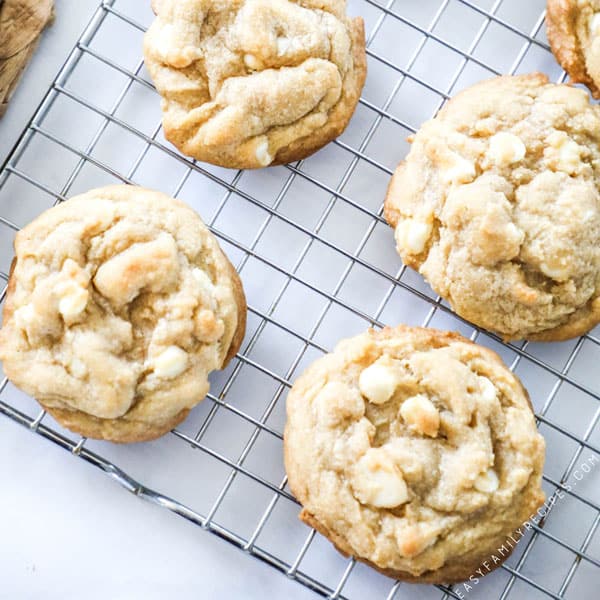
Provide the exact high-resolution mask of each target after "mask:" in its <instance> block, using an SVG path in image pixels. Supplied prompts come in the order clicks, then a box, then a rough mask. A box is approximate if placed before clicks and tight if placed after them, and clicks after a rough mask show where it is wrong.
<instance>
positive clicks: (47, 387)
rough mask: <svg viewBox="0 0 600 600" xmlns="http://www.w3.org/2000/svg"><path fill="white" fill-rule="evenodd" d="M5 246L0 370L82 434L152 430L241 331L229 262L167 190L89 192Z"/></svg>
mask: <svg viewBox="0 0 600 600" xmlns="http://www.w3.org/2000/svg"><path fill="white" fill-rule="evenodd" d="M15 253H16V257H15V262H14V264H13V269H12V273H11V277H10V283H9V291H8V296H7V299H6V305H5V308H4V323H3V327H2V329H1V330H0V358H1V359H2V361H3V368H4V372H5V373H6V375H7V376H8V377H9V379H10V380H11V381H12V382H13V383H14V384H15V385H17V386H18V387H20V388H21V389H23V390H24V391H26V392H27V393H28V394H30V395H31V396H33V397H35V398H37V399H38V400H39V401H40V402H41V403H42V404H43V405H44V406H45V407H46V408H48V410H50V412H52V413H53V414H56V415H59V416H60V415H64V416H65V419H64V420H66V421H67V423H68V424H71V425H72V426H73V428H74V429H75V430H77V431H82V432H84V434H85V435H90V436H94V437H108V438H109V439H118V440H119V441H128V439H129V438H136V439H139V438H147V437H155V436H154V433H155V432H156V431H157V430H159V429H161V428H163V427H162V426H163V425H164V426H165V427H166V426H167V425H169V424H172V422H173V419H176V418H177V417H178V416H185V414H187V411H188V410H189V409H190V408H191V407H192V406H194V405H195V404H197V403H198V402H199V401H200V400H202V399H203V398H204V396H205V395H206V393H207V392H208V388H209V384H208V379H207V377H208V374H209V373H210V372H211V371H212V370H214V369H219V368H221V367H222V366H223V364H224V363H225V362H226V360H227V359H228V358H229V357H230V356H231V353H232V351H233V353H235V351H236V349H237V348H236V346H237V345H238V344H239V339H238V338H239V337H240V332H241V334H242V335H243V329H244V322H245V304H244V298H243V292H242V290H241V285H240V283H239V280H238V277H237V275H236V274H235V270H234V269H233V267H232V266H231V264H230V263H229V261H228V260H227V258H226V257H225V255H224V254H223V253H222V251H221V249H220V248H219V246H218V244H217V241H216V239H215V238H214V237H213V235H212V234H211V233H210V232H209V230H208V229H207V228H206V226H205V225H204V224H203V223H202V221H201V220H200V218H199V217H198V215H197V214H196V213H194V212H193V211H192V210H191V209H189V208H188V207H186V206H185V205H184V204H183V203H181V202H179V201H178V200H174V199H172V198H169V197H168V196H165V195H164V194H160V193H158V192H152V191H150V190H145V189H142V188H136V187H133V186H111V187H106V188H101V189H97V190H92V191H90V192H88V193H86V194H83V195H81V196H78V197H76V198H73V199H71V200H68V201H66V202H64V203H62V204H60V205H58V206H56V207H54V208H52V209H50V210H48V211H46V212H45V213H43V214H42V215H40V216H39V217H38V218H37V219H35V221H33V222H32V223H31V224H29V225H28V226H27V227H25V228H24V229H23V230H22V231H20V232H19V233H18V234H17V236H16V240H15ZM59 420H61V419H60V418H59ZM78 421H79V423H78ZM117 422H118V423H117Z"/></svg>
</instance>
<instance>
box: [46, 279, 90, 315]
mask: <svg viewBox="0 0 600 600" xmlns="http://www.w3.org/2000/svg"><path fill="white" fill-rule="evenodd" d="M55 289H56V293H57V295H58V297H59V301H58V312H60V314H61V315H62V316H63V317H64V318H65V319H72V318H74V317H76V316H77V315H80V314H81V313H82V312H83V311H84V310H85V307H86V306H87V303H88V299H89V296H90V294H89V292H88V291H87V289H86V288H83V287H81V286H80V285H77V284H76V283H75V282H73V281H67V282H64V283H60V284H58V285H57V286H56V288H55Z"/></svg>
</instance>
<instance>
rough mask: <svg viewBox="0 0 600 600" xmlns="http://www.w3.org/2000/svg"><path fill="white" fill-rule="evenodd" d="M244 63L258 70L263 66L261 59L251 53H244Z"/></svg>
mask: <svg viewBox="0 0 600 600" xmlns="http://www.w3.org/2000/svg"><path fill="white" fill-rule="evenodd" d="M244 63H245V64H246V66H247V67H248V68H249V69H252V70H253V71H260V70H261V69H262V68H263V63H262V61H261V60H260V59H259V58H256V56H254V55H253V54H244Z"/></svg>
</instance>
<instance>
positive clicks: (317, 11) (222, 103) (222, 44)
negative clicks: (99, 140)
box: [144, 0, 366, 169]
mask: <svg viewBox="0 0 600 600" xmlns="http://www.w3.org/2000/svg"><path fill="white" fill-rule="evenodd" d="M153 9H154V12H155V13H156V19H155V21H154V23H153V24H152V26H151V27H150V28H149V30H148V31H147V33H146V35H145V38H144V55H145V61H146V67H147V68H148V71H149V72H150V75H151V76H152V79H153V81H154V83H155V85H156V88H157V89H158V92H159V93H160V95H161V96H162V109H163V128H164V132H165V136H166V138H167V139H168V140H169V141H170V142H172V143H173V144H174V145H175V146H177V148H179V149H180V150H181V151H182V152H183V153H184V154H187V155H188V156H191V157H193V158H196V159H198V160H201V161H205V162H209V163H213V164H215V165H220V166H222V167H229V168H236V169H242V168H245V169H254V168H259V167H266V166H269V165H278V164H283V163H288V162H292V161H296V160H300V159H302V158H305V157H307V156H309V155H310V154H312V153H313V152H316V151H317V150H318V149H319V148H321V147H322V146H324V145H325V144H327V143H328V142H330V141H331V140H333V139H335V138H336V137H337V136H339V135H340V134H341V133H342V132H343V131H344V129H345V128H346V126H347V125H348V122H349V121H350V118H351V116H352V114H353V112H354V109H355V108H356V104H357V102H358V99H359V97H360V92H361V90H362V87H363V85H364V81H365V76H366V54H365V35H364V24H363V21H362V19H360V18H355V19H350V18H348V17H347V16H346V2H345V0H318V1H317V0H236V1H234V2H221V1H217V0H153Z"/></svg>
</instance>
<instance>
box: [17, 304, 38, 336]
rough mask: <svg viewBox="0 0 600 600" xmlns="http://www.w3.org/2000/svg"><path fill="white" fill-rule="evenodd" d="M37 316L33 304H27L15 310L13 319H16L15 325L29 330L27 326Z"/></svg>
mask: <svg viewBox="0 0 600 600" xmlns="http://www.w3.org/2000/svg"><path fill="white" fill-rule="evenodd" d="M35 316H36V312H35V308H34V307H33V304H26V305H25V306H22V307H21V308H19V309H17V310H15V312H14V314H13V319H14V320H15V325H16V326H17V327H18V328H19V329H23V330H27V327H28V326H29V325H30V324H31V322H32V321H33V320H34V319H35Z"/></svg>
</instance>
